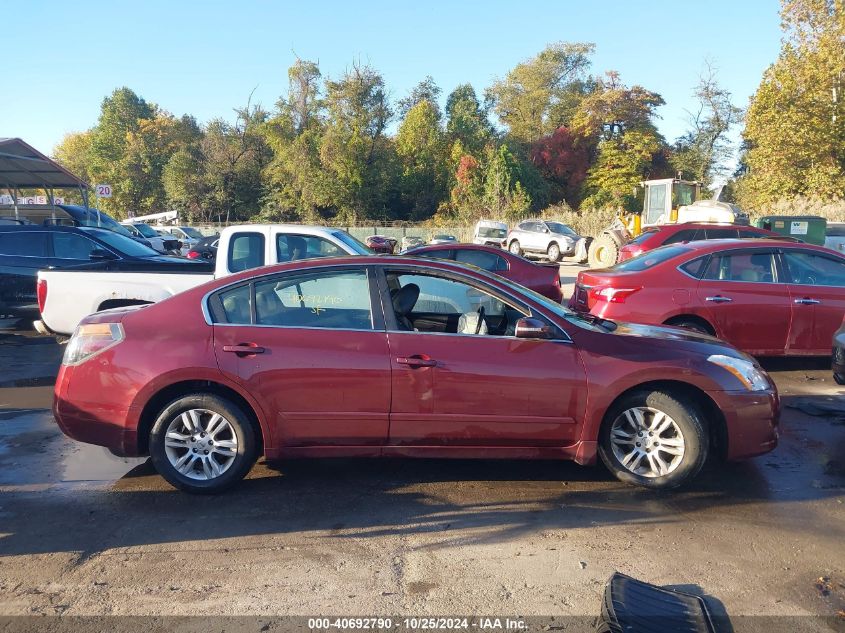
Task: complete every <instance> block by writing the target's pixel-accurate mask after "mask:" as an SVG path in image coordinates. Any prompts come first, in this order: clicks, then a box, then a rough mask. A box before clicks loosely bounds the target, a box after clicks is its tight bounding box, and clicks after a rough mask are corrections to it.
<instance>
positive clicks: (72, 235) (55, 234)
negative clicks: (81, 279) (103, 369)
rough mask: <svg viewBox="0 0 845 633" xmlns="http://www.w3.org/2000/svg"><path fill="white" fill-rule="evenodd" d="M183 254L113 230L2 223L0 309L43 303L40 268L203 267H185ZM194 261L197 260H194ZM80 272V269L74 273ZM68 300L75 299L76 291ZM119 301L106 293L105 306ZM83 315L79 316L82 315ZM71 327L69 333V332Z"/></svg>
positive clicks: (6, 310)
mask: <svg viewBox="0 0 845 633" xmlns="http://www.w3.org/2000/svg"><path fill="white" fill-rule="evenodd" d="M184 263H186V262H184V261H183V260H181V259H176V258H171V257H163V256H161V255H159V253H157V252H155V251H153V250H152V249H150V248H148V247H147V246H144V245H142V244H139V243H138V242H136V241H134V240H132V239H130V238H128V237H126V236H124V235H120V234H118V233H115V232H114V231H110V230H107V229H97V228H90V227H71V226H57V225H48V226H44V225H19V226H0V311H2V312H4V313H9V312H17V311H18V310H23V309H27V308H29V307H32V308H34V307H35V305H36V299H37V302H38V303H39V304H40V303H42V302H43V299H44V297H45V292H46V286H45V285H43V284H42V285H41V286H39V285H38V272H39V271H40V270H49V271H51V272H54V273H58V272H59V271H63V270H85V271H105V270H108V271H115V272H117V271H120V272H125V271H130V270H132V271H134V270H137V269H138V268H139V267H141V268H142V269H143V270H149V271H152V270H158V271H162V272H164V271H167V272H171V271H173V270H190V271H193V272H198V271H204V270H205V268H204V267H203V266H200V267H199V268H197V267H196V266H191V265H189V266H188V267H185V266H182V264H184ZM191 263H193V262H191ZM76 274H81V273H76ZM68 300H69V301H70V302H73V301H74V300H75V298H74V296H72V295H71V296H69V297H68ZM115 305H121V302H120V301H119V300H118V301H115V300H114V299H113V298H110V297H108V296H107V295H106V294H105V293H104V296H103V300H102V306H101V309H103V310H104V309H107V308H110V307H114V306H115ZM80 318H81V317H80ZM72 331H73V330H72V329H70V330H68V331H67V332H64V333H65V334H70V332H72Z"/></svg>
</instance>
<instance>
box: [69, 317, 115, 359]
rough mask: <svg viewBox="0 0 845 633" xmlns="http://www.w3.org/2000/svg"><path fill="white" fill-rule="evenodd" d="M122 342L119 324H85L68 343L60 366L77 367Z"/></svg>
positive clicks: (77, 329)
mask: <svg viewBox="0 0 845 633" xmlns="http://www.w3.org/2000/svg"><path fill="white" fill-rule="evenodd" d="M122 340H123V327H122V326H121V325H120V323H86V324H82V325H80V326H79V327H77V328H76V332H74V333H73V336H72V337H71V338H70V341H68V344H67V347H66V348H65V355H64V358H63V359H62V365H78V364H79V363H81V362H83V361H86V360H88V359H89V358H91V357H92V356H95V355H97V354H99V353H100V352H104V351H106V350H107V349H109V348H110V347H113V346H114V345H117V344H118V343H120V342H121V341H122Z"/></svg>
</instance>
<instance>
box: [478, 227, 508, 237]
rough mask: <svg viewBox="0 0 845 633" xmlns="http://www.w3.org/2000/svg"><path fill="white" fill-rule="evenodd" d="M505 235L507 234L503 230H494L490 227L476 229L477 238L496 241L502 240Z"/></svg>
mask: <svg viewBox="0 0 845 633" xmlns="http://www.w3.org/2000/svg"><path fill="white" fill-rule="evenodd" d="M507 234H508V232H507V230H505V229H495V228H493V227H490V226H481V227H479V228H478V236H479V237H493V238H498V239H504V238H505V236H506V235H507Z"/></svg>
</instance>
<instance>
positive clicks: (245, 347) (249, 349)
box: [223, 343, 264, 356]
mask: <svg viewBox="0 0 845 633" xmlns="http://www.w3.org/2000/svg"><path fill="white" fill-rule="evenodd" d="M223 351H224V352H231V353H233V354H237V355H238V356H252V355H253V354H263V353H264V348H263V347H260V346H259V345H258V344H257V343H238V344H237V345H224V346H223Z"/></svg>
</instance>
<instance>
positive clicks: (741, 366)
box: [707, 354, 772, 391]
mask: <svg viewBox="0 0 845 633" xmlns="http://www.w3.org/2000/svg"><path fill="white" fill-rule="evenodd" d="M707 360H708V361H709V362H711V363H713V364H714V365H718V366H719V367H722V368H724V369H726V370H728V371H729V372H730V373H731V374H733V375H734V377H735V378H736V379H737V380H739V382H741V383H742V384H743V385H744V386H745V388H746V389H748V390H749V391H765V390H766V389H771V388H772V383H771V382H770V381H769V377H768V376H767V375H766V373H765V372H764V371H763V370H762V369H760V368H759V367H757V365H755V364H754V363H753V362H751V361H750V360H745V359H744V358H734V357H733V356H725V355H723V354H713V355H712V356H708V357H707Z"/></svg>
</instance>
